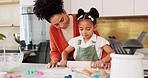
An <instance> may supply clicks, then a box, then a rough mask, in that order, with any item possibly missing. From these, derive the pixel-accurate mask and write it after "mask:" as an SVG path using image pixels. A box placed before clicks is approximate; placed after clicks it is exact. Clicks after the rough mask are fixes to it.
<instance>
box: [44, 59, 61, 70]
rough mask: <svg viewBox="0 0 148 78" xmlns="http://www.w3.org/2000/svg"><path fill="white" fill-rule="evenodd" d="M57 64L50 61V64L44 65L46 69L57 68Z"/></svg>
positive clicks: (54, 61)
mask: <svg viewBox="0 0 148 78" xmlns="http://www.w3.org/2000/svg"><path fill="white" fill-rule="evenodd" d="M57 63H58V61H56V60H52V61H51V62H49V63H48V64H47V65H46V68H53V67H58V65H57Z"/></svg>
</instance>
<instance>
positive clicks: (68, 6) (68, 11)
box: [63, 0, 71, 14]
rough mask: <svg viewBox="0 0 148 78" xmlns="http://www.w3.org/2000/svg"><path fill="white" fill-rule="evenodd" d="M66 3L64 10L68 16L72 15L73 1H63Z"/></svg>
mask: <svg viewBox="0 0 148 78" xmlns="http://www.w3.org/2000/svg"><path fill="white" fill-rule="evenodd" d="M63 1H64V9H65V10H66V12H67V14H71V0H63Z"/></svg>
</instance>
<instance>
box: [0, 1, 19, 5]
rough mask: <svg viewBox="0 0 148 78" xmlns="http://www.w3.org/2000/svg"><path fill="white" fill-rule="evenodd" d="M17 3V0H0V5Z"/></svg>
mask: <svg viewBox="0 0 148 78" xmlns="http://www.w3.org/2000/svg"><path fill="white" fill-rule="evenodd" d="M9 4H19V0H0V5H9Z"/></svg>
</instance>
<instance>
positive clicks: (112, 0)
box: [102, 0, 134, 16]
mask: <svg viewBox="0 0 148 78" xmlns="http://www.w3.org/2000/svg"><path fill="white" fill-rule="evenodd" d="M133 5H134V3H133V0H103V6H102V7H103V16H131V15H133V8H134V6H133Z"/></svg>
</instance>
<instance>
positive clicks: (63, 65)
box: [58, 60, 67, 67]
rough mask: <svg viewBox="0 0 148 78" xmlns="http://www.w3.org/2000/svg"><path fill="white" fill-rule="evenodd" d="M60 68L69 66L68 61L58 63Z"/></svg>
mask: <svg viewBox="0 0 148 78" xmlns="http://www.w3.org/2000/svg"><path fill="white" fill-rule="evenodd" d="M58 66H59V67H66V66H67V60H61V61H60V62H58Z"/></svg>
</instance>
